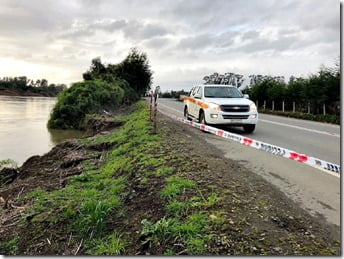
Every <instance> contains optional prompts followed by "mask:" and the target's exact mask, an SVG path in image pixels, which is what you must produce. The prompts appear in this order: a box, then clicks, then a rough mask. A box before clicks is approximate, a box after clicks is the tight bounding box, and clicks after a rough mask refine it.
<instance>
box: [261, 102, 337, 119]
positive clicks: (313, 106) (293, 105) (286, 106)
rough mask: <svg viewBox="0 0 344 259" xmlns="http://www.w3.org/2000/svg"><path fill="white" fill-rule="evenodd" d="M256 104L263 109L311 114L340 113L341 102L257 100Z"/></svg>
mask: <svg viewBox="0 0 344 259" xmlns="http://www.w3.org/2000/svg"><path fill="white" fill-rule="evenodd" d="M256 106H257V108H259V109H262V110H271V111H282V112H301V113H309V114H323V115H326V114H334V115H339V114H340V103H339V102H336V103H332V104H330V105H326V104H324V103H323V104H320V105H319V104H317V103H311V102H304V103H300V102H286V101H263V102H259V101H258V100H257V101H256Z"/></svg>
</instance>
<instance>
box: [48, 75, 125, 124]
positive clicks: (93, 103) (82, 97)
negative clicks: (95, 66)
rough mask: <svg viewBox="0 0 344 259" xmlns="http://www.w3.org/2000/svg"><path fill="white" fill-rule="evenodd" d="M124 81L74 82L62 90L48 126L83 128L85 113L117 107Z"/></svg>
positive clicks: (121, 96)
mask: <svg viewBox="0 0 344 259" xmlns="http://www.w3.org/2000/svg"><path fill="white" fill-rule="evenodd" d="M125 84H126V82H123V81H122V80H117V81H113V82H111V83H110V82H105V81H102V80H93V81H84V82H78V83H74V84H73V85H72V86H71V87H70V88H69V89H67V90H65V91H63V92H62V93H61V94H60V95H59V96H58V100H57V103H56V105H55V107H54V109H53V111H52V113H51V115H50V119H49V121H48V127H49V128H52V129H79V130H80V129H83V127H84V119H85V116H86V114H88V113H95V112H98V111H99V110H101V109H113V108H116V107H118V106H119V105H120V104H121V103H122V100H123V96H124V90H123V89H122V88H121V85H125Z"/></svg>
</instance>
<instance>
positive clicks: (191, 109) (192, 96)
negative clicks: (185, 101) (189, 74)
mask: <svg viewBox="0 0 344 259" xmlns="http://www.w3.org/2000/svg"><path fill="white" fill-rule="evenodd" d="M198 89H199V86H195V87H194V88H193V89H192V91H191V93H190V100H189V114H190V115H191V116H193V117H195V118H197V116H198V115H197V113H196V108H197V104H196V103H197V99H196V98H195V96H196V93H197V91H198Z"/></svg>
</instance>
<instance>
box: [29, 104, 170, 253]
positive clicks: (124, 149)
mask: <svg viewBox="0 0 344 259" xmlns="http://www.w3.org/2000/svg"><path fill="white" fill-rule="evenodd" d="M133 110H134V112H133V113H131V114H129V115H126V116H123V117H122V118H120V119H119V120H121V121H124V122H126V123H125V125H124V126H122V127H121V128H120V129H117V130H114V131H112V132H111V133H110V134H109V135H107V136H100V137H98V138H94V139H93V140H90V139H87V140H82V142H83V143H84V144H86V145H93V144H100V143H103V142H111V143H114V145H115V146H116V148H114V149H113V150H110V151H109V152H108V153H107V155H106V161H105V163H104V164H103V165H102V166H101V167H98V168H97V167H95V166H94V165H91V164H89V163H87V162H84V163H83V164H82V165H83V169H84V173H83V174H81V175H78V176H75V177H73V178H71V179H70V180H69V183H68V185H67V186H66V187H65V188H64V189H61V190H57V191H54V192H51V193H46V192H44V191H42V190H39V189H38V190H36V191H33V192H31V193H30V194H28V195H27V198H30V199H34V200H36V202H35V204H34V206H33V207H32V209H31V210H30V212H29V215H35V216H34V219H33V221H34V222H36V223H40V222H41V223H44V222H47V221H48V222H54V223H58V222H61V223H63V224H66V231H71V232H73V233H75V234H77V235H78V236H79V237H80V239H81V238H83V239H84V240H85V244H87V248H88V249H87V251H86V253H90V254H99V255H100V254H118V253H120V252H121V251H123V247H124V244H125V242H124V241H123V240H121V235H120V233H118V235H117V236H116V237H114V236H111V233H109V230H108V229H107V225H108V224H111V222H112V221H114V220H116V218H113V217H114V215H115V217H116V216H117V217H118V218H120V217H123V215H125V211H123V209H121V208H122V207H123V204H122V200H121V199H122V195H123V192H125V191H126V188H127V176H129V175H131V174H135V173H137V171H136V168H135V166H136V165H140V166H141V167H142V170H145V168H151V167H159V165H160V164H161V163H163V162H164V161H163V159H161V158H154V157H150V156H148V155H149V154H145V152H143V151H144V150H146V149H147V147H152V148H157V147H159V146H160V145H159V143H156V142H158V141H159V140H160V139H161V138H160V137H159V136H156V135H151V134H150V132H151V130H152V126H151V125H150V123H149V119H148V117H149V111H148V109H147V107H146V105H145V103H144V102H139V103H137V104H135V105H134V108H133ZM140 154H141V155H140ZM142 154H143V155H142ZM147 157H148V158H149V159H147ZM147 182H148V179H147ZM57 215H58V216H57ZM99 240H103V241H102V243H101V242H100V241H99Z"/></svg>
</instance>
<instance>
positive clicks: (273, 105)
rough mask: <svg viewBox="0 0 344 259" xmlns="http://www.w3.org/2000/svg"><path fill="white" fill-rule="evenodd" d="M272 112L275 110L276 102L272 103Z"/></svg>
mask: <svg viewBox="0 0 344 259" xmlns="http://www.w3.org/2000/svg"><path fill="white" fill-rule="evenodd" d="M272 110H273V111H274V110H275V101H272Z"/></svg>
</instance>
